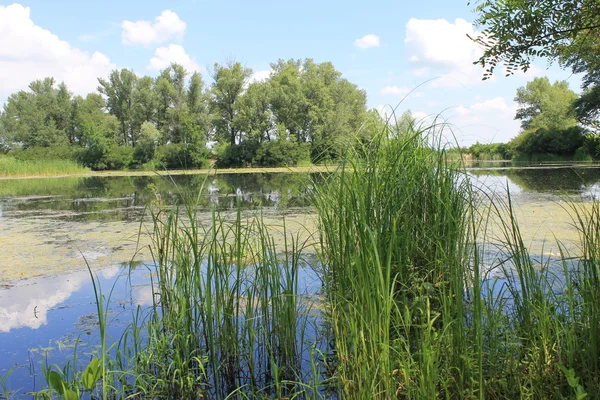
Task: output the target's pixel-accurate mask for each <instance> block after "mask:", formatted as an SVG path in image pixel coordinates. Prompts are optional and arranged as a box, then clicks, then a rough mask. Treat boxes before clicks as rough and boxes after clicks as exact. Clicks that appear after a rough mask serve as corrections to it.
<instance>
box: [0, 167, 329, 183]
mask: <svg viewBox="0 0 600 400" xmlns="http://www.w3.org/2000/svg"><path fill="white" fill-rule="evenodd" d="M338 168H339V166H338V165H330V166H328V165H311V166H309V167H262V168H253V167H249V168H222V169H219V168H208V169H175V170H168V171H167V170H161V171H149V170H118V171H117V170H113V171H89V172H75V173H72V174H49V175H15V176H0V181H3V180H15V179H46V178H48V179H52V178H79V177H109V176H153V175H160V176H169V175H200V174H209V175H223V174H252V173H254V174H260V173H319V172H333V171H335V170H336V169H338Z"/></svg>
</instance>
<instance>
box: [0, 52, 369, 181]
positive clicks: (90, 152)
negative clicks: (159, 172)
mask: <svg viewBox="0 0 600 400" xmlns="http://www.w3.org/2000/svg"><path fill="white" fill-rule="evenodd" d="M271 67H272V70H271V73H270V75H269V76H268V77H267V78H266V79H263V80H260V81H258V80H256V81H253V82H251V73H252V70H250V69H249V68H245V67H243V66H242V65H241V64H240V63H239V62H228V63H226V64H225V65H220V64H218V63H217V64H215V65H214V69H213V73H212V77H213V79H214V81H213V82H212V84H211V85H210V86H209V87H208V88H206V87H205V84H204V81H203V80H202V76H201V75H200V74H199V73H193V74H191V75H190V74H189V73H188V72H187V71H186V70H185V68H184V67H183V66H181V65H178V64H171V65H170V66H169V67H167V68H165V69H164V70H162V71H160V73H159V75H158V76H157V77H156V78H153V77H150V76H143V77H139V76H138V75H136V74H135V73H134V72H133V71H131V70H129V69H120V70H113V71H111V72H110V74H109V76H108V77H107V78H106V79H105V78H100V79H99V80H98V83H99V85H98V93H90V94H88V95H87V96H85V97H84V96H79V95H77V96H73V95H72V94H71V93H70V92H69V90H68V88H67V86H66V85H65V84H59V85H55V82H54V80H53V79H52V78H46V79H44V80H40V81H34V82H32V83H31V85H30V90H29V91H21V92H18V93H15V94H13V95H11V96H10V97H9V99H8V102H7V103H6V105H5V106H4V111H3V112H2V113H1V114H0V152H1V153H8V152H11V151H15V150H18V149H21V148H22V149H27V148H29V147H45V148H51V147H57V146H58V147H60V146H66V145H69V146H72V147H78V148H80V149H81V150H80V151H78V152H77V155H78V158H77V159H78V160H79V161H80V162H82V163H83V164H85V165H87V166H89V167H91V168H93V169H112V168H128V167H132V168H147V167H153V166H154V167H156V166H159V165H160V164H161V163H162V164H163V165H168V166H176V167H177V168H187V167H191V168H196V167H199V166H202V165H205V162H206V158H208V154H207V153H208V150H207V143H208V140H209V138H210V139H211V140H212V141H214V142H216V143H215V144H216V147H217V148H220V149H221V150H220V151H219V152H218V153H219V154H220V155H219V156H218V157H217V158H218V159H219V160H220V165H222V166H234V165H237V166H249V165H252V164H254V165H274V164H275V163H283V164H286V165H288V164H289V165H292V164H297V163H299V162H301V163H310V162H325V161H331V160H334V161H335V160H339V159H341V158H342V157H343V156H344V154H345V153H346V152H347V151H348V149H350V148H352V147H356V146H357V145H358V144H360V143H366V142H368V141H369V139H370V132H371V131H370V130H369V129H363V127H364V126H365V122H366V121H367V120H368V119H369V117H368V114H367V111H366V96H365V93H364V91H362V90H359V89H358V88H357V87H356V85H354V84H352V83H350V82H349V81H347V80H346V79H344V78H342V75H341V73H340V72H339V71H337V70H335V68H334V67H333V65H332V64H331V63H321V64H318V63H315V62H314V61H313V60H311V59H306V60H288V61H283V60H279V61H278V62H277V63H274V64H272V65H271ZM278 141H282V142H281V143H274V142H278ZM246 142H248V143H246ZM272 142H273V143H272ZM262 144H264V146H262ZM226 145H228V146H229V147H227V146H226ZM159 146H161V148H160V149H159ZM171 146H173V147H171ZM261 146H262V147H261ZM121 147H129V150H123V149H121ZM259 148H261V149H262V150H261V151H260V153H259V154H258V158H256V159H255V156H257V151H258V149H259ZM306 149H308V150H309V154H310V155H309V157H307V156H306ZM236 157H239V159H236Z"/></svg>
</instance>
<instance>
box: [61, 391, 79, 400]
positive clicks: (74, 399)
mask: <svg viewBox="0 0 600 400" xmlns="http://www.w3.org/2000/svg"><path fill="white" fill-rule="evenodd" d="M63 399H64V400H79V395H77V393H75V392H74V391H72V390H70V389H65V393H64V394H63Z"/></svg>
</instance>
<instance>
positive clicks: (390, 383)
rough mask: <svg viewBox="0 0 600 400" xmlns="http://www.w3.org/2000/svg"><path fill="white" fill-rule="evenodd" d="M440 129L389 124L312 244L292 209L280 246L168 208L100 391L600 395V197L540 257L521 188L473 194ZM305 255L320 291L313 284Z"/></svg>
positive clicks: (264, 233)
mask: <svg viewBox="0 0 600 400" xmlns="http://www.w3.org/2000/svg"><path fill="white" fill-rule="evenodd" d="M440 138H441V136H440V132H439V131H438V129H437V127H435V126H434V127H426V128H424V129H420V128H418V127H407V128H406V129H404V130H403V131H400V132H399V131H393V130H392V129H389V128H386V129H385V130H383V131H382V132H377V134H376V135H375V136H374V138H373V140H372V141H371V142H370V143H368V144H366V145H365V147H364V148H362V149H360V150H359V151H357V152H356V153H354V154H349V155H348V159H347V162H346V163H345V164H343V166H342V167H340V170H339V171H338V172H336V173H335V174H333V175H331V176H329V177H324V178H323V179H324V182H321V183H319V185H315V192H314V198H313V201H314V204H315V207H316V209H317V212H318V218H319V222H320V223H319V233H320V241H319V245H318V246H317V247H315V248H313V247H312V244H311V243H309V242H307V241H300V239H299V237H300V236H298V235H293V234H291V233H290V232H288V231H287V229H286V225H285V220H283V222H282V226H281V227H280V229H281V230H282V231H283V236H284V238H285V241H284V243H283V246H282V247H278V245H276V241H275V238H274V236H273V234H272V231H270V230H269V228H268V227H266V226H265V225H264V223H263V222H262V220H261V218H260V217H249V216H245V215H244V214H243V213H242V212H241V211H238V212H237V213H236V214H235V215H233V216H232V215H225V214H219V213H216V212H215V213H213V214H212V219H211V221H210V222H209V223H202V222H201V219H200V218H199V215H198V212H197V211H198V207H197V205H198V204H199V201H198V200H197V199H196V201H194V200H192V199H189V200H188V201H186V206H182V207H179V206H177V205H175V206H173V207H171V208H164V207H163V206H162V205H160V204H158V205H157V206H156V207H155V208H153V209H152V210H151V223H150V225H149V227H148V234H149V235H151V238H152V245H151V250H152V254H153V258H154V259H153V262H152V263H150V264H148V265H149V266H148V268H149V270H150V272H151V277H152V278H151V279H152V287H153V299H154V301H153V304H152V306H151V307H150V309H148V310H142V309H138V310H137V311H136V312H135V313H134V316H133V322H132V324H131V325H130V328H129V329H127V330H126V332H125V333H124V334H123V336H122V337H121V338H120V340H118V341H117V342H116V344H114V345H108V344H104V342H103V351H102V352H103V357H102V358H101V359H102V365H101V366H102V373H101V375H102V378H103V379H102V388H100V386H99V385H98V386H97V387H96V394H97V395H98V396H99V395H103V396H104V397H117V398H161V399H162V398H166V399H194V398H215V399H228V398H236V399H238V398H240V399H249V398H252V399H255V398H276V399H284V398H295V399H303V398H310V399H320V398H343V399H433V398H447V399H515V398H523V399H542V398H543V399H563V398H576V399H583V398H599V397H600V375H599V372H600V371H599V369H600V349H599V346H600V337H599V333H600V313H599V312H600V309H599V308H600V306H599V304H600V279H599V277H600V261H599V260H600V202H598V201H593V202H592V204H591V206H588V205H585V204H583V205H581V204H576V203H572V204H571V207H572V208H571V211H572V215H573V216H574V222H575V226H576V228H577V229H578V230H579V231H580V234H581V240H580V241H581V251H580V254H567V253H566V250H565V248H564V247H563V246H562V244H561V243H557V244H556V245H557V247H558V249H559V250H560V252H561V256H560V257H553V258H552V257H545V256H543V255H541V254H533V255H532V254H530V253H529V249H528V248H527V246H526V244H525V242H524V240H523V237H522V236H521V233H520V228H519V224H518V221H517V219H516V217H515V205H514V203H513V202H512V200H511V197H510V193H507V194H506V197H505V198H498V197H493V196H491V195H489V194H488V193H487V192H486V190H485V189H482V190H479V189H474V187H473V185H472V184H471V182H470V180H469V176H468V175H467V173H466V172H465V171H464V168H462V167H461V166H460V164H457V163H449V162H448V157H447V153H446V152H445V150H444V148H443V146H441V142H440V140H441V139H440ZM198 196H200V194H198ZM498 232H499V234H498ZM307 251H316V252H318V254H319V262H318V263H314V264H313V267H314V268H315V269H316V270H318V272H319V276H320V277H321V284H322V287H323V298H324V299H323V300H320V301H317V300H316V298H315V297H316V296H315V294H310V295H311V301H309V302H307V301H306V298H305V296H304V295H305V293H303V289H302V287H301V285H300V278H299V271H300V269H301V268H302V266H304V265H306V264H307V263H308V261H307V260H306V259H304V256H303V255H304V254H305V252H307ZM311 304H317V305H316V306H315V307H314V308H311V307H312V306H311ZM100 308H102V307H100ZM101 321H105V319H103V320H101ZM103 341H104V338H103ZM104 353H107V354H104ZM90 365H91V363H90ZM94 365H96V364H94ZM74 376H79V375H77V374H76V373H75V375H74ZM7 390H8V389H6V388H4V392H7Z"/></svg>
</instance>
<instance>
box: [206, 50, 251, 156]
mask: <svg viewBox="0 0 600 400" xmlns="http://www.w3.org/2000/svg"><path fill="white" fill-rule="evenodd" d="M251 74H252V70H251V69H250V68H245V67H243V66H242V64H241V63H239V62H229V63H227V65H226V66H222V65H219V64H218V63H215V65H214V70H213V79H214V83H213V84H212V86H211V89H210V98H211V100H210V109H211V111H212V114H213V118H214V119H213V126H214V128H215V134H214V135H215V139H216V140H217V141H219V142H222V143H229V144H230V145H232V146H233V145H235V144H236V143H238V142H240V141H241V136H240V135H241V131H240V129H239V128H238V127H237V126H236V124H235V123H234V120H235V118H236V116H237V114H238V112H239V105H238V101H239V99H240V98H241V96H242V93H243V91H244V88H245V86H246V84H247V82H248V79H249V78H250V75H251Z"/></svg>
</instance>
